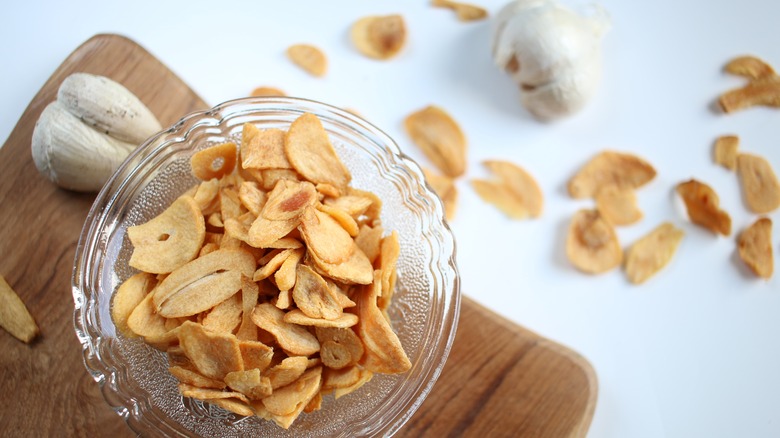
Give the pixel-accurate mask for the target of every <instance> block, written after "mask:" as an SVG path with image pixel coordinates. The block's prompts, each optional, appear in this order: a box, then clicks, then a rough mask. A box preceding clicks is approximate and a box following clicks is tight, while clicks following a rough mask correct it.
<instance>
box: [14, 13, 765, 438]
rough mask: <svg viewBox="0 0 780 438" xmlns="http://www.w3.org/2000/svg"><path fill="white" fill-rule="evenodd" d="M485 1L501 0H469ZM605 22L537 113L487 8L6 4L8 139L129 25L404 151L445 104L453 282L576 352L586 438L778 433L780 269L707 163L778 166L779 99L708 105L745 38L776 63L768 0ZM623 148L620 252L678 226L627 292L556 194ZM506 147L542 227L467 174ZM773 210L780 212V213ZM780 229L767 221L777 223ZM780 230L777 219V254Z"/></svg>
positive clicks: (203, 67)
mask: <svg viewBox="0 0 780 438" xmlns="http://www.w3.org/2000/svg"><path fill="white" fill-rule="evenodd" d="M481 4H482V5H484V6H486V7H487V9H488V10H489V11H490V12H491V14H493V15H494V14H495V13H496V12H497V11H498V9H499V8H500V7H501V5H502V4H503V1H501V0H481ZM602 4H603V5H604V6H605V7H606V9H607V10H608V11H609V13H610V15H611V17H612V21H613V27H612V29H611V30H610V32H609V33H608V34H607V35H606V38H605V40H604V55H605V73H604V80H603V83H602V86H601V88H600V90H599V93H598V94H597V96H596V97H595V98H594V99H593V101H592V102H591V103H590V104H589V105H588V106H587V108H586V109H585V110H584V111H583V112H581V113H580V114H578V115H576V116H575V117H572V118H570V119H567V120H565V121H562V122H558V123H554V124H541V123H539V122H537V121H535V120H533V119H532V118H530V117H529V116H528V115H527V113H526V112H525V111H524V110H523V109H522V108H521V107H520V105H519V103H518V102H517V100H516V99H517V93H516V91H515V88H514V85H513V83H511V81H510V80H509V79H508V78H507V77H506V76H505V75H504V74H503V73H502V72H500V71H498V70H497V69H496V68H495V67H494V66H493V65H492V63H491V58H490V53H489V45H490V44H489V42H490V30H489V28H490V26H489V25H490V20H487V21H482V22H477V23H471V24H464V23H460V22H458V21H457V20H456V19H455V17H454V15H453V14H452V13H451V12H450V11H448V10H442V9H434V8H432V7H430V6H429V5H428V2H426V1H422V0H421V1H416V2H409V1H407V2H393V1H379V0H374V1H371V2H367V1H358V0H351V1H334V0H331V1H328V2H314V1H311V2H308V1H307V2H304V1H297V2H291V1H286V2H281V1H280V2H273V3H271V2H266V1H255V2H248V1H247V2H215V1H211V2H203V1H192V0H190V1H186V2H167V1H132V2H122V3H119V2H113V3H111V2H103V1H101V2H97V1H95V2H85V1H69V2H54V1H50V2H36V1H14V2H7V3H6V5H5V6H4V11H3V13H2V16H0V37H1V39H2V41H3V44H0V60H2V67H1V68H0V75H1V76H0V79H2V80H0V97H1V98H0V139H2V140H4V139H5V138H7V136H8V135H9V134H10V132H11V129H12V128H13V126H14V124H15V123H16V121H17V120H18V118H19V116H20V115H21V114H22V112H23V110H24V109H25V107H26V106H27V104H28V103H29V101H30V100H31V99H32V97H33V96H34V95H35V93H36V92H37V91H38V89H39V88H40V87H41V86H42V85H43V84H44V82H45V81H46V79H47V78H48V77H49V75H50V74H51V73H52V72H53V71H54V70H55V69H56V67H57V66H58V65H59V64H60V63H61V62H62V61H63V60H64V59H65V57H66V56H67V55H68V54H69V53H70V52H71V51H72V50H73V49H75V48H76V47H77V46H78V45H79V44H81V43H82V42H83V41H85V40H87V39H88V38H89V37H91V36H92V35H94V34H96V33H100V32H113V33H119V34H123V35H126V36H129V37H131V38H133V39H134V40H136V41H137V42H139V43H140V44H141V45H142V46H144V47H146V48H147V49H148V50H149V51H150V52H152V54H154V55H156V56H157V57H159V58H160V59H161V60H162V61H163V63H165V64H167V65H168V66H169V67H170V68H171V69H172V70H173V71H174V72H175V73H176V74H178V75H179V76H180V77H181V78H183V79H184V81H185V82H187V83H188V84H189V85H190V86H191V87H192V88H193V89H194V90H195V91H196V92H198V93H199V94H200V95H201V96H202V97H203V98H204V99H205V100H206V101H207V102H209V103H210V104H216V103H219V102H221V101H223V100H227V99H232V98H236V97H241V96H244V95H247V94H248V93H249V92H250V91H251V90H252V89H253V88H254V87H256V86H259V85H270V86H276V87H279V88H281V89H283V90H285V91H286V92H287V93H288V94H290V95H296V96H304V97H308V98H313V99H317V100H322V101H325V102H328V103H332V104H335V105H343V106H346V107H350V108H354V109H357V110H358V111H359V112H360V113H361V114H363V115H364V116H365V117H366V118H367V119H369V120H370V121H372V122H373V123H374V124H376V125H377V126H379V127H380V128H382V129H383V130H385V131H386V132H388V133H389V134H390V135H391V136H392V137H394V138H395V139H396V140H397V141H398V143H399V144H400V145H401V147H402V149H403V150H405V151H406V152H407V153H408V154H410V155H411V156H413V157H415V158H417V159H419V161H420V162H421V163H422V164H425V165H427V164H428V162H427V161H425V159H424V158H423V157H422V156H421V155H420V153H419V152H418V151H417V150H416V149H415V148H414V146H412V144H411V143H410V141H409V138H408V137H407V135H406V133H405V132H404V130H403V126H402V121H403V118H404V117H405V116H406V115H407V114H409V113H410V112H412V111H414V110H417V109H420V108H422V107H424V106H426V105H428V104H436V105H439V106H441V107H443V108H445V109H446V110H447V111H449V112H450V113H451V114H452V115H453V117H454V118H455V119H456V120H458V121H459V122H460V124H461V125H462V127H463V129H464V131H465V133H466V135H467V136H468V139H469V148H470V149H469V169H468V173H467V175H466V176H465V177H464V178H462V179H461V180H459V181H458V188H459V190H460V193H461V198H460V206H459V211H458V215H457V217H456V218H455V220H454V221H453V222H452V227H453V229H454V232H455V235H456V238H457V241H458V250H459V252H458V259H459V265H460V268H461V273H462V278H463V292H464V293H465V294H466V295H468V296H469V297H471V298H474V299H475V300H477V301H479V302H481V303H483V304H485V305H487V306H488V307H489V308H491V309H493V310H495V311H496V312H498V313H500V314H503V315H505V316H507V317H509V318H510V319H512V320H513V321H515V322H517V323H519V324H521V325H523V326H525V327H528V328H530V329H532V330H534V331H537V332H539V333H540V334H542V335H544V336H547V337H549V338H551V339H553V340H556V341H558V342H561V343H563V344H565V345H568V346H570V347H572V348H574V349H575V350H576V351H578V352H580V353H581V354H582V355H584V356H585V357H586V358H587V359H588V360H590V362H591V363H592V364H593V365H594V367H595V369H596V372H597V374H598V379H599V397H598V405H597V408H596V413H595V417H594V420H593V424H592V427H591V429H590V436H591V437H661V436H668V437H694V436H695V437H735V436H740V437H743V436H744V437H772V436H780V418H779V417H778V413H780V343H778V335H780V318H778V316H777V315H778V312H779V311H780V287H779V286H780V279H779V278H778V276H779V275H780V274H776V275H775V277H774V278H773V279H771V280H770V281H762V280H756V279H755V278H753V277H752V276H751V275H750V273H749V272H748V271H747V270H746V269H745V268H744V266H743V265H742V263H741V262H740V260H739V259H738V257H737V256H736V252H735V248H736V244H735V241H736V235H737V233H738V232H739V231H741V230H742V229H744V228H745V227H746V226H748V225H749V224H750V223H751V222H752V221H753V220H755V219H756V217H755V216H754V215H753V214H751V213H749V212H748V210H747V209H746V207H745V205H744V202H743V201H742V198H741V195H740V191H739V185H738V182H737V179H736V176H735V175H734V174H733V173H730V172H728V171H726V170H725V169H723V168H721V167H719V166H716V165H714V164H713V162H712V158H711V151H712V143H713V140H714V139H715V138H716V137H717V136H719V135H722V134H727V133H733V134H737V135H739V136H740V137H741V139H742V144H741V148H742V150H744V151H750V152H754V153H759V154H762V155H764V156H765V157H766V158H768V159H769V160H770V162H771V163H772V164H773V166H774V168H775V169H777V170H780V144H778V143H780V110H777V109H764V108H759V109H751V110H746V111H743V112H739V113H736V114H732V115H723V114H717V113H715V112H713V111H712V109H711V106H712V102H713V101H714V100H715V99H716V97H717V96H718V95H719V94H720V93H721V92H724V91H726V90H728V89H731V88H733V87H736V86H739V85H740V84H741V83H742V80H741V79H739V78H734V77H730V76H727V75H725V74H724V73H723V72H722V66H723V64H724V63H725V62H726V61H727V60H729V59H730V58H732V57H734V56H737V55H742V54H747V53H752V54H756V55H759V56H761V57H763V58H764V59H766V60H767V61H769V62H770V63H774V65H775V66H776V67H778V68H780V44H778V43H780V2H778V1H776V0H763V1H761V0H750V1H748V0H745V1H733V0H653V1H619V0H603V2H602ZM385 13H401V14H403V16H404V17H405V19H406V22H407V25H408V29H409V41H408V45H407V46H406V48H405V49H404V50H403V52H402V53H401V54H400V55H399V56H398V57H397V58H395V59H393V60H391V61H389V62H377V61H373V60H369V59H366V58H364V57H362V56H360V55H359V54H357V53H356V52H355V51H354V50H353V48H352V47H351V45H350V43H349V38H348V29H349V26H350V24H351V23H352V22H353V21H355V20H356V19H357V18H359V17H362V16H364V15H371V14H385ZM298 42H309V43H315V44H317V45H318V46H320V47H321V48H322V49H323V50H324V51H325V52H326V53H327V55H328V56H329V59H330V68H329V71H328V74H327V76H326V77H325V78H322V79H318V78H313V77H311V76H308V75H307V74H305V73H303V72H302V71H300V70H299V69H297V68H295V67H294V66H292V65H291V64H290V63H289V62H288V61H287V59H286V58H285V55H284V49H285V48H286V47H287V46H288V45H290V44H293V43H298ZM606 148H610V149H615V150H623V151H631V152H634V153H636V154H639V155H640V156H642V157H644V158H645V159H647V160H648V161H650V162H651V163H652V164H653V165H654V166H655V167H656V169H657V170H658V176H657V177H656V179H655V180H654V181H652V182H651V183H650V184H649V185H647V186H645V187H644V188H642V189H641V190H640V191H639V192H638V199H639V205H640V207H641V208H642V209H643V211H644V213H645V218H644V219H643V220H642V221H641V222H640V223H638V224H636V225H633V226H630V227H623V228H620V229H619V230H618V234H619V237H620V239H621V241H622V242H623V244H624V246H628V245H629V244H630V243H631V242H633V241H634V240H635V239H636V238H638V237H639V236H641V235H643V234H644V233H646V232H648V231H650V230H651V229H652V228H654V227H655V226H656V225H658V224H659V223H661V222H662V221H671V222H673V223H674V224H676V225H678V226H679V227H681V228H683V229H684V230H685V232H686V237H685V239H684V241H683V242H682V244H681V246H680V248H679V252H678V253H677V255H676V256H675V258H674V260H673V261H672V263H671V264H670V265H669V266H668V267H667V268H666V270H665V271H663V272H662V273H661V274H660V275H658V276H657V277H655V278H653V279H652V280H650V281H649V282H648V283H647V284H645V285H642V286H638V287H637V286H632V285H630V284H629V283H628V282H627V280H626V278H625V276H624V274H623V273H622V272H621V271H619V270H616V271H614V272H611V273H607V274H604V275H601V276H596V277H592V276H586V275H584V274H580V273H579V272H577V271H575V269H574V268H572V266H571V265H570V264H569V263H568V261H567V260H566V257H565V253H564V249H563V248H564V235H565V230H566V227H567V225H568V220H569V218H570V217H571V215H572V214H573V213H574V212H575V211H576V210H577V209H580V208H584V207H588V206H590V205H591V203H590V202H588V201H575V200H572V199H570V198H569V197H568V196H567V195H566V192H565V184H566V181H567V179H568V178H569V177H570V176H571V175H572V174H573V173H574V172H575V171H576V170H577V169H578V168H579V167H580V166H581V165H582V164H583V163H584V162H585V161H586V160H587V159H588V158H590V157H591V156H592V155H593V154H595V153H596V152H597V151H600V150H603V149H606ZM487 158H500V159H508V160H512V161H514V162H516V163H518V164H520V165H522V166H523V167H525V168H526V169H527V170H528V171H530V172H531V173H532V174H533V175H535V176H536V178H537V179H538V181H539V184H540V186H541V187H542V190H543V191H544V194H545V197H546V198H545V201H546V204H545V211H544V214H543V216H542V218H540V219H538V220H534V221H522V222H518V221H514V222H513V221H510V220H508V219H506V218H505V217H504V216H503V215H502V214H501V213H499V212H498V211H497V210H495V209H493V208H491V207H490V206H488V205H487V204H485V203H484V202H482V201H481V200H480V199H479V198H477V196H476V195H475V193H474V192H473V191H472V189H471V187H470V185H469V182H468V179H469V178H472V177H481V176H485V172H484V170H483V169H482V168H481V166H480V162H481V161H482V160H484V159H487ZM691 177H696V178H698V179H700V180H702V181H705V182H707V183H709V184H710V185H711V186H712V187H713V188H714V189H715V190H716V191H717V192H718V193H719V195H720V198H721V205H722V206H723V207H724V208H725V209H726V210H727V211H729V212H730V213H731V215H732V218H733V224H734V231H735V233H733V234H732V236H731V237H727V238H724V237H716V236H714V235H712V234H711V233H709V232H707V231H705V230H702V229H699V228H697V227H695V226H692V225H691V224H690V223H688V222H687V220H686V218H685V214H684V212H683V210H682V208H681V206H680V202H679V201H678V200H677V199H676V197H675V195H674V192H673V187H674V185H675V184H677V183H678V182H681V181H683V180H686V179H688V178H691ZM771 217H772V218H773V219H774V221H775V222H780V214H779V213H778V212H774V213H772V214H771ZM776 228H777V227H776ZM779 242H780V231H778V230H775V236H774V237H773V242H772V244H773V247H774V249H775V251H774V253H775V257H777V256H778V255H780V254H778V251H777V248H778V246H779Z"/></svg>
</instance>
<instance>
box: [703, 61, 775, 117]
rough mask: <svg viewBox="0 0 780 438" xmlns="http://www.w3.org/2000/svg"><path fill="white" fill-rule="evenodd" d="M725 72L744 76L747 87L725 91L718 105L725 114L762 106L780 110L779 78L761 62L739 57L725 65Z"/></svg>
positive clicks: (770, 68)
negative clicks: (746, 80)
mask: <svg viewBox="0 0 780 438" xmlns="http://www.w3.org/2000/svg"><path fill="white" fill-rule="evenodd" d="M725 70H726V72H728V73H732V74H736V75H739V76H744V77H746V78H747V79H748V83H747V85H745V86H744V87H742V88H737V89H734V90H731V91H727V92H726V93H723V94H722V95H721V96H720V99H719V100H718V103H719V104H720V107H721V108H722V109H723V111H724V112H726V113H732V112H735V111H739V110H742V109H746V108H750V107H753V106H758V105H763V106H769V107H779V108H780V76H778V75H777V73H775V71H774V69H773V68H772V67H771V66H770V65H769V64H767V63H766V62H764V61H763V60H761V59H759V58H756V57H753V56H741V57H739V58H736V59H734V60H732V61H730V62H729V63H728V64H726V67H725Z"/></svg>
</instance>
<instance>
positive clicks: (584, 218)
mask: <svg viewBox="0 0 780 438" xmlns="http://www.w3.org/2000/svg"><path fill="white" fill-rule="evenodd" d="M566 255H567V256H568V257H569V261H571V263H572V264H573V265H574V266H575V267H576V268H577V269H579V270H580V271H582V272H585V273H588V274H601V273H604V272H607V271H609V270H611V269H613V268H616V267H618V266H619V265H620V262H621V261H622V260H623V249H622V248H621V247H620V242H619V241H618V238H617V235H616V234H615V230H614V229H613V228H612V225H610V223H609V222H607V221H606V220H605V219H604V218H603V217H602V216H601V214H599V212H598V210H586V209H583V210H580V211H578V212H577V213H575V214H574V217H573V218H572V220H571V224H570V225H569V233H568V235H567V237H566Z"/></svg>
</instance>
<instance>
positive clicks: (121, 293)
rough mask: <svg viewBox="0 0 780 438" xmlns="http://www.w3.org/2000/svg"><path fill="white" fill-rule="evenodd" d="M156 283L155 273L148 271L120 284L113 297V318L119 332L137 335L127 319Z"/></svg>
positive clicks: (131, 335) (129, 335) (130, 335)
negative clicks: (128, 324)
mask: <svg viewBox="0 0 780 438" xmlns="http://www.w3.org/2000/svg"><path fill="white" fill-rule="evenodd" d="M156 284H157V280H156V279H155V278H154V275H152V274H150V273H148V272H139V273H137V274H135V275H132V276H131V277H129V278H128V279H127V280H125V281H124V282H123V283H122V284H121V285H119V287H118V288H117V290H116V292H115V293H114V296H113V297H112V298H111V319H112V320H113V321H114V326H115V327H116V329H117V331H119V333H121V334H122V335H124V336H127V337H133V336H135V333H133V331H132V330H130V327H128V326H127V320H128V319H129V318H130V314H132V313H133V310H135V308H136V307H138V305H139V304H141V301H143V299H144V297H146V295H147V294H148V293H149V291H151V290H152V288H153V287H154V286H155V285H156Z"/></svg>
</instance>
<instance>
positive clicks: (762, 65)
mask: <svg viewBox="0 0 780 438" xmlns="http://www.w3.org/2000/svg"><path fill="white" fill-rule="evenodd" d="M723 69H724V70H725V71H726V72H728V73H731V74H734V75H738V76H744V77H746V78H748V79H761V78H764V77H768V76H774V75H775V70H774V69H773V68H772V66H770V65H769V64H767V63H766V62H764V61H763V60H761V59H759V58H756V57H755V56H740V57H737V58H734V59H732V60H731V61H729V62H728V63H727V64H726V66H725V67H724V68H723Z"/></svg>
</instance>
